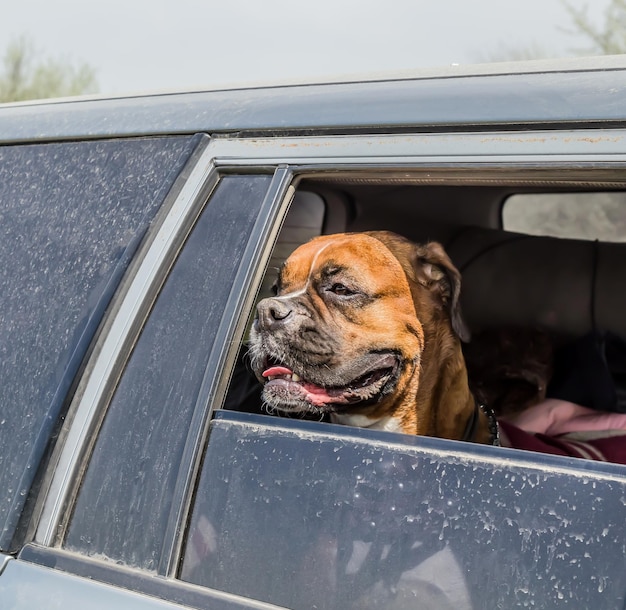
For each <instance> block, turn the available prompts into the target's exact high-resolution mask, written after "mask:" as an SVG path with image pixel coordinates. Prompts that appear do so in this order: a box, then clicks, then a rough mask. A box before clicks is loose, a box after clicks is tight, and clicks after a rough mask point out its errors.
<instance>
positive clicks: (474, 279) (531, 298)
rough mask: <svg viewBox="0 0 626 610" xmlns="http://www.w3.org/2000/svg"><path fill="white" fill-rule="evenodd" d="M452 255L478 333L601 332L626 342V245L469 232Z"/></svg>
mask: <svg viewBox="0 0 626 610" xmlns="http://www.w3.org/2000/svg"><path fill="white" fill-rule="evenodd" d="M446 250H447V252H448V254H449V255H450V257H451V258H452V260H453V261H454V263H455V265H456V266H457V267H458V268H459V270H460V271H461V273H462V277H463V283H462V288H461V303H462V307H463V312H464V315H465V318H466V320H467V322H468V324H469V326H470V328H472V330H474V331H480V330H484V329H487V328H494V327H498V326H527V327H539V328H542V329H544V330H546V331H549V332H552V333H554V334H557V335H562V336H564V337H578V336H581V335H584V334H586V333H588V332H589V331H591V330H592V329H593V328H594V327H595V328H598V329H601V330H610V331H613V332H615V333H617V334H619V335H621V336H623V337H626V315H624V312H626V289H625V288H624V278H626V244H613V243H599V242H590V241H582V240H569V239H559V238H553V237H536V236H529V235H522V234H517V233H508V232H505V231H496V230H490V229H480V228H467V229H464V230H463V231H462V232H461V233H459V234H457V235H456V236H455V238H454V239H453V240H452V241H451V242H450V243H449V244H447V245H446Z"/></svg>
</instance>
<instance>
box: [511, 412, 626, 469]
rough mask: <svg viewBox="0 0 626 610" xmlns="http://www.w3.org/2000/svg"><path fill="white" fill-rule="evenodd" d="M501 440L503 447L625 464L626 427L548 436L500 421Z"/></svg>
mask: <svg viewBox="0 0 626 610" xmlns="http://www.w3.org/2000/svg"><path fill="white" fill-rule="evenodd" d="M500 440H501V443H502V446H503V447H513V448H515V449H524V450H526V451H537V452H540V453H551V454H554V455H563V456H569V457H575V458H583V459H587V460H598V461H601V462H613V463H615V464H626V431H624V430H608V431H604V432H602V431H597V432H587V433H582V432H574V433H571V434H561V435H559V436H548V435H546V434H532V433H530V432H526V431H525V430H522V429H521V428H518V427H517V426H514V425H513V424H511V423H509V422H507V421H501V422H500Z"/></svg>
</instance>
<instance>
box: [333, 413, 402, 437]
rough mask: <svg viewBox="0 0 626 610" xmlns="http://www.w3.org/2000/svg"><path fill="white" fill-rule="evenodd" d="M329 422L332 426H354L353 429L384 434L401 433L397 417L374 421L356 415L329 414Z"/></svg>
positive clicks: (388, 416)
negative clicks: (366, 429) (384, 432)
mask: <svg viewBox="0 0 626 610" xmlns="http://www.w3.org/2000/svg"><path fill="white" fill-rule="evenodd" d="M330 420H331V421H332V422H333V423H334V424H342V425H344V426H354V427H355V428H368V429H370V430H384V431H386V432H402V426H401V424H400V420H399V419H398V418H397V417H391V416H390V415H386V416H385V417H380V418H378V419H374V418H372V417H368V416H367V415H360V414H358V413H331V415H330Z"/></svg>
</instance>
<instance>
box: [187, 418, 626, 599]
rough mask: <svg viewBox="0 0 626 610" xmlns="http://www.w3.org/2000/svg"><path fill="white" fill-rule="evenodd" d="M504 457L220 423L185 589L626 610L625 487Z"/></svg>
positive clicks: (190, 545) (354, 435) (203, 482)
mask: <svg viewBox="0 0 626 610" xmlns="http://www.w3.org/2000/svg"><path fill="white" fill-rule="evenodd" d="M502 451H503V450H499V449H497V448H493V447H484V446H473V447H472V448H471V449H469V450H468V445H467V444H461V443H458V442H454V441H444V440H440V439H428V438H423V437H413V436H405V435H394V434H392V433H381V432H379V433H376V432H372V431H369V430H360V429H349V428H341V427H340V428H339V429H338V427H335V426H331V425H329V424H324V423H318V422H294V421H288V422H286V421H285V420H283V419H280V418H272V417H269V416H259V415H249V414H242V413H234V412H228V411H221V412H218V413H217V414H216V418H215V419H214V420H213V422H212V425H211V430H210V435H209V443H208V447H207V454H206V457H205V461H204V468H203V470H202V474H201V477H200V482H199V486H198V490H197V494H196V500H195V506H194V509H193V516H192V520H191V524H190V526H189V529H188V533H187V543H186V549H185V553H184V559H183V565H182V571H181V578H182V579H183V580H185V581H188V582H191V583H195V584H198V585H203V586H206V587H212V588H216V589H219V590H222V591H228V592H231V593H236V594H239V595H243V596H246V597H251V598H254V599H260V600H264V601H267V602H271V603H275V604H279V605H281V606H285V607H288V608H303V609H304V608H306V609H308V608H324V609H331V608H332V609H337V610H345V609H349V608H350V609H354V610H357V609H358V610H362V609H364V608H376V609H379V610H382V609H389V610H391V609H394V610H395V609H398V608H402V609H404V608H406V609H409V608H415V607H416V602H417V600H419V607H420V608H433V609H435V608H437V609H442V608H443V609H445V608H450V609H454V610H465V609H467V610H469V609H470V608H523V607H529V608H530V607H536V608H570V607H576V608H617V607H621V605H622V603H623V600H624V592H625V591H626V573H625V572H624V569H623V568H624V561H623V557H624V546H623V545H624V535H623V523H624V519H626V505H625V504H624V501H623V478H622V477H620V476H617V475H616V476H612V475H611V474H610V468H609V469H607V467H606V465H604V466H603V467H601V468H603V469H604V472H602V470H601V471H600V472H594V467H593V465H589V463H585V464H584V465H583V466H582V467H581V468H580V470H576V468H575V467H573V466H572V464H573V463H574V461H572V460H570V461H569V463H564V462H563V461H562V460H561V461H558V462H557V461H556V460H554V459H552V460H550V458H547V457H546V456H542V457H541V458H537V457H536V456H534V457H531V456H532V455H533V454H528V453H522V452H513V454H511V453H508V454H507V456H506V460H504V459H503V456H502ZM508 451H513V450H508ZM607 470H608V471H609V472H608V473H607ZM579 584H580V586H578V585H579Z"/></svg>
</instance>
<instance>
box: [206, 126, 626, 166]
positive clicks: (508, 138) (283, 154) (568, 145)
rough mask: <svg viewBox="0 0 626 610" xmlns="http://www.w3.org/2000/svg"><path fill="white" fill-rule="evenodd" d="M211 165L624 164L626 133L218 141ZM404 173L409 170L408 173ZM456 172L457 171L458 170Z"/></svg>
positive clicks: (586, 131)
mask: <svg viewBox="0 0 626 610" xmlns="http://www.w3.org/2000/svg"><path fill="white" fill-rule="evenodd" d="M212 144H214V146H215V157H216V164H217V165H218V166H219V165H220V164H222V163H223V164H228V165H229V166H232V165H233V163H234V164H236V165H238V166H242V165H243V166H249V165H259V164H260V163H266V164H271V165H280V164H282V163H284V164H289V165H291V166H293V165H299V166H305V167H306V168H310V169H313V170H314V169H315V168H316V167H319V166H321V165H325V166H329V167H333V166H334V167H333V169H334V170H335V171H336V169H337V167H338V166H339V167H341V168H342V169H345V170H349V169H353V168H356V167H364V166H366V167H377V168H378V169H380V168H381V167H385V166H386V167H391V166H397V167H398V168H399V169H402V166H403V165H409V164H410V165H411V166H412V167H413V168H414V167H415V163H419V164H420V165H424V164H444V163H445V164H450V163H454V164H457V165H460V166H464V165H468V164H475V163H481V164H497V165H499V166H503V165H504V164H509V163H529V162H530V163H532V164H535V165H537V166H543V167H545V168H549V167H550V166H555V165H556V164H558V163H559V162H564V161H566V162H567V163H568V164H570V165H571V163H572V162H573V161H580V162H594V163H601V162H612V161H616V160H618V161H623V160H624V153H626V130H625V129H608V128H603V129H566V130H558V131H557V130H554V131H548V130H546V131H541V130H534V131H528V132H515V133H511V132H506V131H493V132H479V131H476V132H468V133H427V134H404V135H398V134H396V135H371V134H370V135H354V136H311V137H285V138H272V137H269V138H263V137H260V138H231V139H228V138H219V139H217V140H214V141H213V142H212ZM406 169H409V168H408V167H407V168H406ZM457 169H459V168H457Z"/></svg>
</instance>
